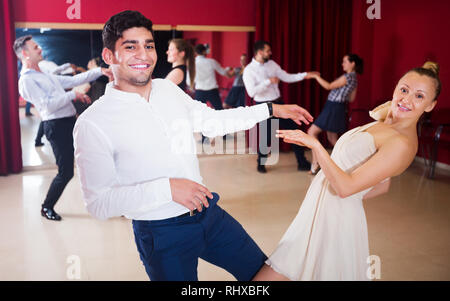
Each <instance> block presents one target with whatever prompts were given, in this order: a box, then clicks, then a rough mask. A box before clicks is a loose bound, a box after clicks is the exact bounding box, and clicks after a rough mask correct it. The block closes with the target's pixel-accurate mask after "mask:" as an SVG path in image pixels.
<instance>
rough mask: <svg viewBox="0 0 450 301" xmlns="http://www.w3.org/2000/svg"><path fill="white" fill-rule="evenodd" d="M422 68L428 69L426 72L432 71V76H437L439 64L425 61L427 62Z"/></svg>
mask: <svg viewBox="0 0 450 301" xmlns="http://www.w3.org/2000/svg"><path fill="white" fill-rule="evenodd" d="M422 68H424V69H428V70H430V71H432V72H433V73H434V74H436V75H439V64H438V63H435V62H431V61H427V62H425V64H423V66H422Z"/></svg>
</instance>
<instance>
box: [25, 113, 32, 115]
mask: <svg viewBox="0 0 450 301" xmlns="http://www.w3.org/2000/svg"><path fill="white" fill-rule="evenodd" d="M25 116H33V114H32V113H25Z"/></svg>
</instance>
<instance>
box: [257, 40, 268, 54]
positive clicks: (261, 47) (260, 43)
mask: <svg viewBox="0 0 450 301" xmlns="http://www.w3.org/2000/svg"><path fill="white" fill-rule="evenodd" d="M266 45H267V46H270V43H269V42H267V41H256V42H255V45H254V46H253V53H254V54H256V53H257V52H258V51H259V50H264V47H265V46H266Z"/></svg>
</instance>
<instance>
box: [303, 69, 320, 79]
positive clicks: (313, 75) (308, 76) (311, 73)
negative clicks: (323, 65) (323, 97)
mask: <svg viewBox="0 0 450 301" xmlns="http://www.w3.org/2000/svg"><path fill="white" fill-rule="evenodd" d="M318 76H320V73H319V72H317V71H309V72H306V76H305V79H311V78H316V77H318Z"/></svg>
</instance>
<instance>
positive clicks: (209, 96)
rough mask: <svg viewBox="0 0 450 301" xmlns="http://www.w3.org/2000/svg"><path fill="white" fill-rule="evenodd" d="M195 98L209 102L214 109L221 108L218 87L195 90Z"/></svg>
mask: <svg viewBox="0 0 450 301" xmlns="http://www.w3.org/2000/svg"><path fill="white" fill-rule="evenodd" d="M194 97H195V99H196V100H199V101H201V102H203V103H206V102H208V101H209V102H210V103H211V104H212V105H213V107H214V109H216V110H223V106H222V100H221V98H220V94H219V89H217V88H216V89H212V90H195V96H194Z"/></svg>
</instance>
